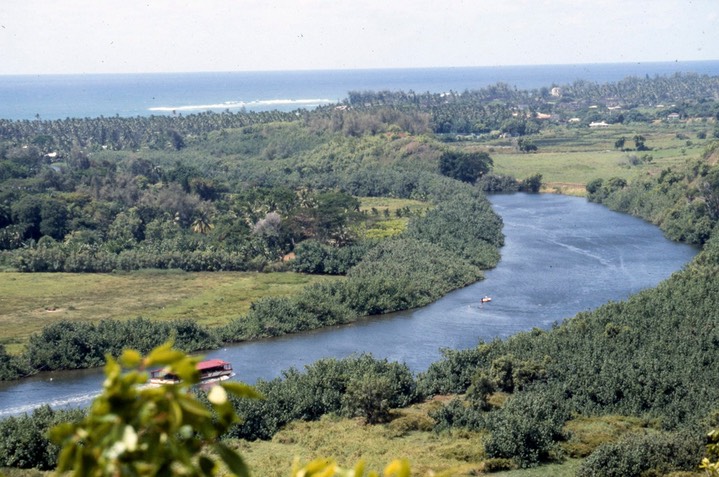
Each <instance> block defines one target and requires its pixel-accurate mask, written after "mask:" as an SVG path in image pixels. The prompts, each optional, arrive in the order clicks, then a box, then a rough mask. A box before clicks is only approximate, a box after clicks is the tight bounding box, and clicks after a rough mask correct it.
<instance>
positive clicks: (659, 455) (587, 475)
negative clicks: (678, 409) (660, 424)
mask: <svg viewBox="0 0 719 477" xmlns="http://www.w3.org/2000/svg"><path fill="white" fill-rule="evenodd" d="M701 455H702V446H701V440H700V439H698V438H696V437H691V436H687V435H684V434H669V433H664V434H657V433H642V434H629V435H626V436H624V437H623V438H621V439H620V440H619V441H617V442H614V443H611V444H604V445H602V446H600V447H599V448H597V450H595V451H594V452H593V453H592V454H591V455H590V456H589V457H587V459H586V460H585V461H584V462H583V463H582V465H581V467H580V468H579V470H578V471H577V477H594V476H597V475H601V476H602V477H641V476H646V475H652V474H653V475H664V474H666V473H669V472H672V471H676V470H691V469H696V467H697V465H698V463H699V461H700V459H701Z"/></svg>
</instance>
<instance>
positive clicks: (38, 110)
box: [0, 61, 719, 120]
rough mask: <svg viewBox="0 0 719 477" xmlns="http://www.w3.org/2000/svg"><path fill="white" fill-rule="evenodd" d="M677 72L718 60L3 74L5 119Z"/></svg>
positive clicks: (308, 102)
mask: <svg viewBox="0 0 719 477" xmlns="http://www.w3.org/2000/svg"><path fill="white" fill-rule="evenodd" d="M674 73H697V74H707V75H712V76H714V75H719V61H692V62H667V63H611V64H581V65H535V66H494V67H472V68H469V67H468V68H413V69H375V70H335V71H332V70H323V71H286V72H227V73H167V74H112V75H24V76H0V119H12V120H31V119H36V118H40V119H64V118H68V117H75V118H77V117H80V118H84V117H99V116H105V117H108V116H123V117H133V116H148V115H153V114H154V115H163V114H165V115H166V114H192V113H200V112H205V111H216V112H220V111H225V110H229V111H238V110H243V109H244V110H246V111H261V110H272V109H278V110H282V111H292V110H295V109H298V108H314V107H317V106H319V105H322V104H330V103H336V102H338V101H341V100H343V99H345V98H346V97H347V93H348V92H349V91H369V90H372V91H378V90H389V91H410V90H411V91H414V92H417V93H424V92H431V93H442V92H448V91H456V92H462V91H465V90H472V89H479V88H482V87H485V86H488V85H491V84H495V83H498V82H502V83H506V84H509V85H511V86H515V87H516V88H518V89H536V88H541V87H543V86H547V87H549V86H552V85H563V84H569V83H572V82H574V81H575V80H586V81H592V82H596V83H607V82H615V81H619V80H621V79H623V78H626V77H628V76H636V77H646V76H649V77H653V76H663V75H671V74H674Z"/></svg>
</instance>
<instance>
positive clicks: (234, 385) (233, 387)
mask: <svg viewBox="0 0 719 477" xmlns="http://www.w3.org/2000/svg"><path fill="white" fill-rule="evenodd" d="M220 386H222V387H223V388H225V390H226V391H227V392H228V393H230V394H232V395H234V396H237V397H239V398H247V399H264V396H263V395H262V394H261V393H260V392H259V391H258V390H257V389H255V388H254V387H252V386H250V385H249V384H245V383H240V382H237V381H232V382H224V383H221V384H220Z"/></svg>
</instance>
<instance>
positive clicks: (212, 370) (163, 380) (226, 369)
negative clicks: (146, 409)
mask: <svg viewBox="0 0 719 477" xmlns="http://www.w3.org/2000/svg"><path fill="white" fill-rule="evenodd" d="M197 370H198V371H199V372H200V383H199V384H200V385H204V384H208V383H215V382H217V381H225V380H226V379H230V378H231V377H232V376H234V375H235V373H234V372H233V371H232V364H230V363H228V362H227V361H223V360H221V359H208V360H207V361H201V362H199V363H197ZM179 382H180V378H179V376H177V375H175V374H172V373H168V372H166V371H165V370H164V369H156V370H155V371H150V384H177V383H179Z"/></svg>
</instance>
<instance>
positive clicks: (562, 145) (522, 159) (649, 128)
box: [482, 122, 711, 195]
mask: <svg viewBox="0 0 719 477" xmlns="http://www.w3.org/2000/svg"><path fill="white" fill-rule="evenodd" d="M705 130H706V125H705V124H703V123H679V122H677V123H658V124H640V125H635V124H632V125H631V127H627V126H624V125H620V124H617V125H612V126H610V127H608V128H605V129H588V128H564V127H557V128H551V129H547V130H544V131H542V133H541V134H538V135H536V136H532V137H531V140H532V142H534V144H535V145H537V147H538V151H537V152H536V153H532V154H524V153H520V152H518V151H517V150H516V147H514V143H513V141H512V139H498V140H495V141H490V142H488V143H482V144H483V146H484V147H486V148H487V150H488V151H489V152H490V155H491V156H492V159H493V161H494V171H495V172H496V173H498V174H506V175H512V176H514V177H516V178H517V179H524V178H525V177H529V176H531V175H533V174H536V173H541V174H542V177H543V182H544V188H543V190H544V191H545V192H560V193H565V194H572V195H584V194H585V191H584V186H585V185H586V184H587V183H588V182H589V181H591V180H593V179H597V178H608V177H614V176H617V177H622V178H624V179H628V180H629V179H632V178H634V177H637V176H640V175H643V174H656V173H658V172H659V171H661V170H662V169H666V168H667V167H671V166H674V165H678V164H683V163H684V162H686V161H687V160H688V159H692V158H696V157H698V156H699V155H700V154H701V152H702V151H703V150H704V147H705V146H706V145H707V144H708V143H709V142H711V139H697V137H696V136H697V132H699V131H705ZM635 135H641V136H643V137H644V138H645V139H646V145H647V146H648V147H649V148H651V150H649V151H621V150H618V149H616V148H615V147H614V143H615V141H616V140H617V139H619V138H620V137H624V138H626V142H625V148H633V147H634V142H633V139H632V138H633V137H634V136H635ZM645 154H646V155H649V156H651V158H652V159H651V161H650V162H645V161H641V160H640V161H639V164H636V165H635V164H633V162H637V161H633V160H632V156H635V157H636V158H640V159H641V158H642V156H644V155H645Z"/></svg>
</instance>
